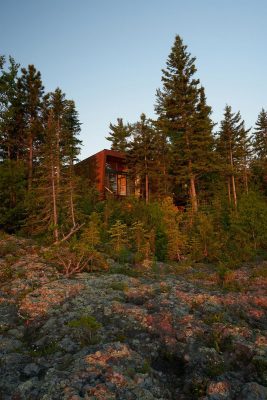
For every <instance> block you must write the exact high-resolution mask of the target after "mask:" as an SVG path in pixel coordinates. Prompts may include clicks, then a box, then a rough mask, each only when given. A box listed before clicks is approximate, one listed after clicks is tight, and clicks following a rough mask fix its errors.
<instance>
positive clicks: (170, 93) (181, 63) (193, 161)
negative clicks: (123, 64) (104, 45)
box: [155, 36, 212, 211]
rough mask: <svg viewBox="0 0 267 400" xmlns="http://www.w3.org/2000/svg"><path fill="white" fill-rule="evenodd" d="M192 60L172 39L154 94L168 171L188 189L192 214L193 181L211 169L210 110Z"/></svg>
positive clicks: (179, 42) (178, 40)
mask: <svg viewBox="0 0 267 400" xmlns="http://www.w3.org/2000/svg"><path fill="white" fill-rule="evenodd" d="M195 60H196V59H195V58H194V57H191V54H190V53H188V52H187V46H185V45H184V44H183V41H182V39H181V38H180V36H176V38H175V42H174V45H173V47H172V50H171V53H170V55H169V57H168V59H167V67H166V69H165V70H162V72H163V75H162V82H163V88H162V90H158V91H157V103H156V107H155V110H156V113H157V114H158V116H159V117H158V121H159V124H160V125H161V127H164V129H165V131H166V132H167V136H168V138H169V140H170V142H171V149H172V167H171V171H172V174H173V176H174V178H175V181H176V183H179V184H180V185H181V184H182V185H183V186H184V187H187V186H189V196H190V200H191V205H192V209H193V211H197V209H198V198H197V179H198V177H199V176H200V175H202V174H203V173H205V171H207V169H209V168H210V167H211V162H210V159H211V157H210V156H211V151H212V134H211V129H212V123H211V120H210V114H211V109H210V107H208V106H207V105H206V99H205V93H204V89H203V88H200V87H199V80H198V79H195V78H194V76H195V73H196V67H195Z"/></svg>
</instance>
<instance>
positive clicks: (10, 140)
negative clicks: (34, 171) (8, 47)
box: [0, 57, 25, 160]
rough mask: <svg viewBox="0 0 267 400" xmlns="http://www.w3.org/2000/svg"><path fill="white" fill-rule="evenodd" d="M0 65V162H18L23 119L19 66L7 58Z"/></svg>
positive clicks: (22, 138) (23, 128) (20, 156)
mask: <svg viewBox="0 0 267 400" xmlns="http://www.w3.org/2000/svg"><path fill="white" fill-rule="evenodd" d="M0 61H1V63H0V64H1V65H0V73H1V75H0V160H1V159H2V160H6V159H8V160H20V159H22V158H23V154H24V151H25V149H24V147H25V146H24V131H25V126H24V119H23V107H22V101H21V98H20V96H19V93H18V85H17V83H18V70H19V64H17V63H16V62H15V60H14V59H13V58H12V57H9V66H8V69H7V70H6V69H4V66H5V58H4V57H2V58H1V60H0Z"/></svg>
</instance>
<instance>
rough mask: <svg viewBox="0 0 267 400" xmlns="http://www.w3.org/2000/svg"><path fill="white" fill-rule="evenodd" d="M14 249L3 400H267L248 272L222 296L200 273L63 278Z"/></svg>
mask: <svg viewBox="0 0 267 400" xmlns="http://www.w3.org/2000/svg"><path fill="white" fill-rule="evenodd" d="M10 240H11V241H12V240H13V239H10ZM14 240H15V245H16V246H17V247H18V248H21V249H22V250H23V251H20V250H18V252H17V253H16V259H15V260H14V263H13V264H12V265H11V266H10V271H9V275H5V277H6V279H7V280H5V281H3V282H2V283H0V338H1V340H0V357H1V358H0V398H1V400H15V399H19V400H24V399H25V400H28V399H31V400H61V399H62V400H83V399H90V400H96V399H109V400H110V399H116V400H120V399H121V400H153V399H159V400H168V399H173V400H174V399H175V400H176V399H179V400H194V399H203V400H204V399H205V400H226V399H227V400H262V399H267V395H266V390H267V389H266V387H265V386H266V384H267V383H266V379H267V378H266V359H267V339H266V337H267V336H266V330H267V321H266V286H267V285H266V279H265V278H264V277H262V278H260V277H259V276H258V274H257V273H256V272H257V270H256V269H257V265H256V266H251V267H248V266H246V267H243V268H240V269H239V270H237V271H235V272H234V273H233V274H231V276H229V279H231V282H230V284H229V287H227V285H226V286H225V287H221V286H220V285H219V283H218V280H217V278H216V274H214V271H213V270H212V268H211V267H209V266H203V265H200V266H198V265H197V264H196V265H194V266H192V267H188V268H186V269H185V268H183V270H182V272H181V273H179V268H177V270H176V271H174V272H175V273H170V272H168V273H164V265H163V264H161V265H160V266H159V267H160V268H159V271H160V273H158V274H154V273H153V272H150V271H149V269H146V270H145V271H144V274H143V275H141V276H139V277H138V278H136V277H135V278H133V277H129V276H126V275H123V274H108V273H105V274H89V273H81V274H78V275H76V276H74V277H72V278H71V279H66V278H65V277H64V276H61V275H60V274H59V273H58V272H57V271H56V269H55V267H52V266H51V265H49V264H47V262H46V261H45V260H44V259H42V257H41V256H40V255H39V250H38V248H36V247H34V248H33V249H31V246H32V244H31V243H30V242H27V241H25V242H24V241H23V240H22V239H14ZM8 248H12V246H11V245H10V244H9V246H8ZM110 264H112V262H111V261H110ZM1 265H4V264H3V262H2V261H1V262H0V272H1ZM199 269H201V271H200V270H199ZM0 275H1V274H0ZM235 282H236V283H238V285H237V284H236V286H235V285H234V283H235ZM240 282H242V284H243V285H244V287H245V290H241V289H240V284H239V283H240ZM226 283H227V282H226ZM232 288H234V290H232Z"/></svg>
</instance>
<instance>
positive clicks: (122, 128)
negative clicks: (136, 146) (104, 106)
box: [106, 118, 131, 152]
mask: <svg viewBox="0 0 267 400" xmlns="http://www.w3.org/2000/svg"><path fill="white" fill-rule="evenodd" d="M109 129H110V132H109V136H107V137H106V139H107V140H108V141H110V142H111V143H112V144H111V150H116V151H121V152H125V151H126V150H127V148H128V141H127V139H128V138H129V137H130V135H131V126H130V125H129V124H126V125H125V124H124V123H123V119H122V118H117V125H116V124H110V125H109Z"/></svg>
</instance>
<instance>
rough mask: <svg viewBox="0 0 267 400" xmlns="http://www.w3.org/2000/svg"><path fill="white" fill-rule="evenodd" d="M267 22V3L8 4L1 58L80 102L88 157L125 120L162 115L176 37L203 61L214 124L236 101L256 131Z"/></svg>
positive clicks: (118, 0)
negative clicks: (160, 102) (165, 71)
mask: <svg viewBox="0 0 267 400" xmlns="http://www.w3.org/2000/svg"><path fill="white" fill-rule="evenodd" d="M266 16H267V1H266V0H254V1H252V0H231V1H230V0H191V1H184V0H182V1H180V0H165V1H164V0H0V17H1V22H0V38H1V41H0V46H1V47H0V54H5V55H9V54H10V55H12V56H13V57H14V58H15V59H16V61H17V62H19V63H20V64H21V65H22V66H27V65H28V64H34V65H35V66H36V68H37V69H39V70H40V71H41V74H42V79H43V83H44V86H45V89H46V91H51V90H54V89H55V88H56V87H57V86H59V87H60V88H61V89H62V90H63V91H64V92H65V93H66V95H67V97H68V98H71V99H73V100H75V102H76V105H77V109H78V112H79V116H80V121H81V122H82V132H81V139H82V141H83V144H84V146H83V148H82V153H81V158H85V157H87V156H88V155H90V154H92V153H94V152H96V151H98V150H101V149H103V148H107V147H109V142H107V141H106V140H105V136H106V135H107V133H108V131H109V123H110V122H116V119H117V117H122V118H124V120H125V121H128V122H135V121H136V120H137V119H138V118H139V116H140V114H141V113H142V112H144V113H146V114H147V116H148V117H153V116H154V104H155V92H156V89H157V88H158V87H160V85H161V75H162V74H161V69H162V68H164V67H165V63H166V60H167V57H168V55H169V53H170V50H171V47H172V45H173V41H174V37H175V35H176V34H179V35H180V36H181V37H182V38H183V40H184V43H185V44H187V45H188V50H189V51H190V52H191V54H192V55H193V56H196V57H197V60H196V66H197V68H198V77H199V78H200V80H201V82H202V84H203V86H204V87H205V89H206V94H207V99H208V103H209V104H210V105H211V106H212V108H213V119H214V121H215V122H218V121H220V119H221V118H222V115H223V109H224V107H225V104H226V103H228V104H230V105H231V106H232V107H233V110H234V111H238V110H240V112H241V114H242V117H243V118H244V119H245V121H246V123H247V126H248V127H249V126H251V125H253V124H254V123H255V120H256V118H257V115H258V113H259V111H260V109H261V108H262V107H264V108H267V70H266V65H267V51H266V43H267V23H266Z"/></svg>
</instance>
